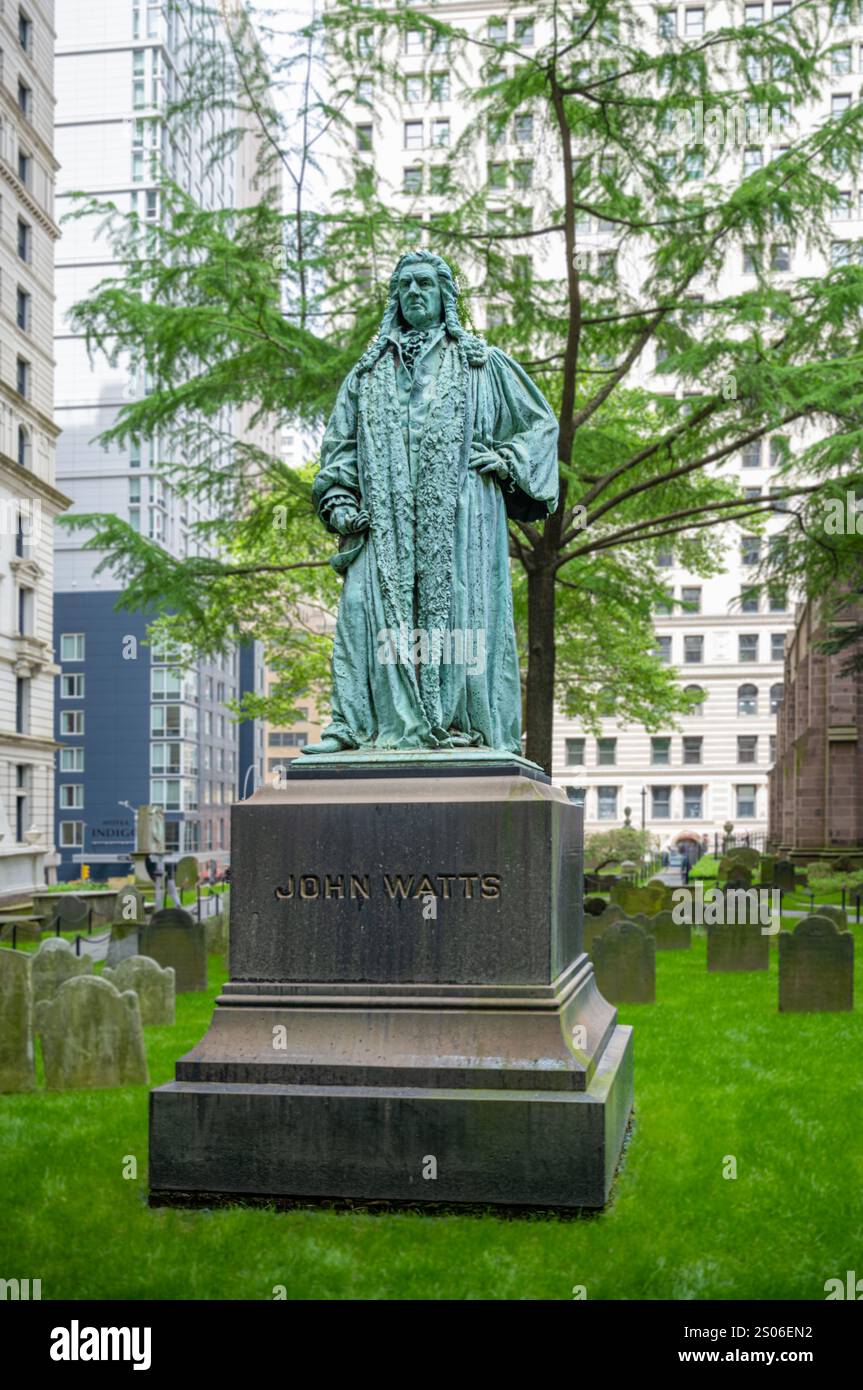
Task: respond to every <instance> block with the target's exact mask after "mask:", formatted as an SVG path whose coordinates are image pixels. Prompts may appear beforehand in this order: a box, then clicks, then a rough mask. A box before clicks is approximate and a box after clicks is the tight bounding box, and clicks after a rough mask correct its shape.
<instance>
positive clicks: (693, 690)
mask: <svg viewBox="0 0 863 1390" xmlns="http://www.w3.org/2000/svg"><path fill="white" fill-rule="evenodd" d="M683 689H684V693H685V694H686V695H703V694H704V691H703V690H702V688H701V686H700V685H685V686H684V687H683ZM704 703H705V702H704V700H701V701H700V702H699V703H698V704H697V705H693V707H692V709H691V710H690V711H689V714H690V716H692V715H695V716H696V717H697V718H699V719H700V718H701V716H702V715H703V713H704Z"/></svg>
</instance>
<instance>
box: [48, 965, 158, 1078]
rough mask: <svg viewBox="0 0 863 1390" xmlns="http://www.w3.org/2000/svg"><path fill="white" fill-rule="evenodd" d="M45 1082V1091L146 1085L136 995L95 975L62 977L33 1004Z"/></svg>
mask: <svg viewBox="0 0 863 1390" xmlns="http://www.w3.org/2000/svg"><path fill="white" fill-rule="evenodd" d="M36 1026H37V1028H38V1030H39V1033H40V1035H41V1038H42V1060H43V1062H44V1063H45V1085H46V1086H47V1087H48V1089H49V1090H50V1091H67V1090H69V1091H77V1090H88V1089H90V1088H94V1087H102V1086H146V1085H147V1083H148V1080H149V1078H148V1076H147V1055H146V1052H145V1051H144V1029H143V1027H142V1025H141V1010H140V1008H139V1006H138V996H137V995H136V994H134V993H133V992H132V991H131V990H127V991H126V992H125V994H121V993H120V991H119V990H117V989H115V988H114V986H113V985H112V984H111V982H110V981H109V980H102V979H100V978H99V977H98V976H97V975H91V976H88V977H82V978H80V979H76V980H67V981H66V983H65V984H64V985H61V987H60V989H59V990H58V991H57V993H56V994H55V996H54V998H53V999H47V1000H43V1001H42V1003H41V1004H37V1005H36Z"/></svg>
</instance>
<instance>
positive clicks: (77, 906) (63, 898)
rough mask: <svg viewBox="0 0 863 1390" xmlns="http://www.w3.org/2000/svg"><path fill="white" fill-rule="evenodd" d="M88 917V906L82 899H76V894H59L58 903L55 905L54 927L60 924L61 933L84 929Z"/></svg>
mask: <svg viewBox="0 0 863 1390" xmlns="http://www.w3.org/2000/svg"><path fill="white" fill-rule="evenodd" d="M88 916H89V913H88V911H87V904H86V903H85V902H83V901H82V900H81V898H76V897H75V894H74V893H58V894H57V901H56V903H55V904H54V925H55V926H56V925H57V924H58V923H59V925H60V930H61V931H67V930H70V929H71V928H74V927H83V926H84V925H85V924H86V922H87V918H88Z"/></svg>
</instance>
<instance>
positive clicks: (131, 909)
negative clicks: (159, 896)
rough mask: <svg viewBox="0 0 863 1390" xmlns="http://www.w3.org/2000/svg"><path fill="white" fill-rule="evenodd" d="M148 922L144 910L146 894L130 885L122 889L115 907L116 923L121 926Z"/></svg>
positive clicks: (119, 891) (118, 893)
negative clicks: (121, 924)
mask: <svg viewBox="0 0 863 1390" xmlns="http://www.w3.org/2000/svg"><path fill="white" fill-rule="evenodd" d="M146 920H147V914H146V912H145V910H144V894H143V893H142V892H141V890H140V888H135V887H134V886H133V885H128V884H127V886H126V887H125V888H120V889H119V890H118V892H117V901H116V904H115V907H114V922H115V923H117V924H119V923H123V925H126V924H135V923H138V924H140V923H143V922H146Z"/></svg>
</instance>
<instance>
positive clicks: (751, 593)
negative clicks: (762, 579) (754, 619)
mask: <svg viewBox="0 0 863 1390" xmlns="http://www.w3.org/2000/svg"><path fill="white" fill-rule="evenodd" d="M760 596H761V590H760V589H759V588H758V586H757V585H753V586H752V588H750V589H744V590H743V593H742V594H741V595H740V611H741V613H757V612H758V607H759V600H760Z"/></svg>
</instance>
